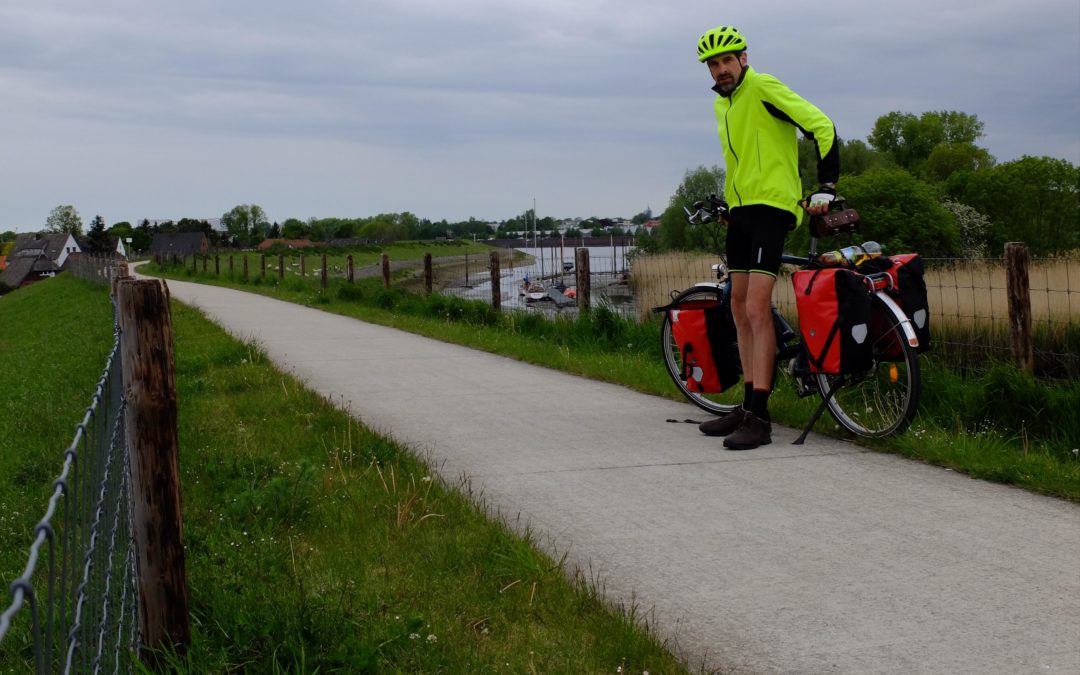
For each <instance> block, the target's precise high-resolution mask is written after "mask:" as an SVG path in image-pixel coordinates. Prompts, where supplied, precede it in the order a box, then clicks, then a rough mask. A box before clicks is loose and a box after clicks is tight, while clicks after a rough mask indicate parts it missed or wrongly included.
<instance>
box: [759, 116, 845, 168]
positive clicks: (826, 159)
mask: <svg viewBox="0 0 1080 675" xmlns="http://www.w3.org/2000/svg"><path fill="white" fill-rule="evenodd" d="M761 104H762V105H763V106H765V109H766V110H767V111H769V114H770V115H772V116H773V117H775V118H777V119H779V120H783V121H784V122H787V123H788V124H792V125H794V126H795V127H796V128H797V129H798V130H799V131H801V132H802V135H803V136H805V137H806V138H809V139H810V140H811V141H813V142H814V149H815V150H816V152H817V156H818V163H817V173H818V183H835V182H837V181H838V180H840V137H839V136H837V135H836V125H833V143H832V144H831V145H830V146H829V151H828V152H826V153H825V155H824V156H822V154H821V148H820V147H819V146H818V142H817V139H816V138H815V137H814V134H813V132H811V131H807V130H806V129H805V128H804V127H803V126H802V125H800V124H799V123H797V122H796V121H795V120H793V119H792V118H791V116H790V115H788V114H787V113H786V112H784V111H783V110H781V109H780V108H777V107H776V106H775V105H773V104H772V103H770V102H768V101H762V102H761Z"/></svg>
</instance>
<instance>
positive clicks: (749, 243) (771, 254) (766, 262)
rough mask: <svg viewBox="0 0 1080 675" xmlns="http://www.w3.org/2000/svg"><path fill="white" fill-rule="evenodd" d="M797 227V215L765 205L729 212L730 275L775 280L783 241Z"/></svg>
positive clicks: (745, 207) (728, 250)
mask: <svg viewBox="0 0 1080 675" xmlns="http://www.w3.org/2000/svg"><path fill="white" fill-rule="evenodd" d="M794 226H795V214H794V213H792V212H791V211H785V210H783V209H778V208H776V207H775V206H767V205H765V204H751V205H750V206H736V207H735V208H733V209H731V211H730V212H728V228H727V262H728V271H730V272H761V273H763V274H771V275H772V276H776V273H777V272H779V271H780V256H781V255H783V253H784V238H785V237H787V233H788V232H790V231H791V229H792V228H793V227H794Z"/></svg>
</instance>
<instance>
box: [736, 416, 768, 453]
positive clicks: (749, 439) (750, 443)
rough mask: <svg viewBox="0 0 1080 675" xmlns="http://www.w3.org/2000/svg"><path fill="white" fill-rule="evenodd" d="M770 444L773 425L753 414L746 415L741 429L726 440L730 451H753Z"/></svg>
mask: <svg viewBox="0 0 1080 675" xmlns="http://www.w3.org/2000/svg"><path fill="white" fill-rule="evenodd" d="M769 443H772V424H771V423H769V422H766V421H765V420H763V419H761V418H760V417H758V416H757V415H753V414H751V413H746V418H745V419H744V420H743V423H742V424H741V425H740V426H739V428H738V429H736V430H735V431H734V432H732V434H731V435H730V436H728V437H727V438H725V439H724V447H725V448H727V449H728V450H753V449H754V448H756V447H758V446H760V445H768V444H769Z"/></svg>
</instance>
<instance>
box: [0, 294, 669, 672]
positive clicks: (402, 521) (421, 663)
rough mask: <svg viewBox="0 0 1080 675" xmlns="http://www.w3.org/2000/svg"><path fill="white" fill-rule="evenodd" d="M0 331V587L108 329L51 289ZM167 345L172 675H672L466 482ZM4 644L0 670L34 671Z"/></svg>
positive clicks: (218, 344) (10, 311) (244, 366)
mask: <svg viewBox="0 0 1080 675" xmlns="http://www.w3.org/2000/svg"><path fill="white" fill-rule="evenodd" d="M16 325H17V326H18V328H17V329H13V330H8V327H9V326H16ZM0 326H3V327H4V329H3V332H2V334H0V335H2V337H0V367H3V368H4V372H5V373H8V374H9V382H10V381H13V379H12V378H10V374H15V373H21V372H25V371H27V370H31V371H32V375H33V377H32V378H28V379H24V380H19V382H20V385H19V386H16V387H5V388H3V389H0V410H3V411H4V414H3V416H2V417H0V420H2V421H3V424H4V425H5V426H3V427H2V428H3V430H4V431H5V432H6V433H2V434H0V498H2V500H3V501H2V502H0V516H2V517H3V518H4V520H3V521H0V551H3V554H2V556H3V557H2V558H0V560H2V570H3V572H4V579H5V580H10V579H12V578H14V577H15V576H16V575H17V574H18V573H20V572H21V571H22V567H23V566H24V565H25V561H26V553H27V551H28V549H29V544H30V541H31V537H32V528H33V523H34V522H36V520H37V519H38V518H40V517H41V515H42V513H43V512H44V508H45V499H46V496H47V493H48V492H50V491H51V481H52V479H53V478H54V477H55V475H56V473H58V471H59V469H60V465H61V461H62V451H63V448H64V447H66V446H67V444H68V443H69V442H70V439H71V436H72V435H73V433H74V426H75V424H76V423H77V422H78V421H79V419H81V414H82V410H83V408H84V406H85V405H86V403H87V402H88V401H89V398H90V395H91V393H92V391H93V386H94V383H95V382H96V381H97V378H98V377H99V376H100V371H101V369H102V367H103V365H104V356H105V354H106V353H107V350H108V348H109V346H110V345H111V337H112V328H111V312H110V309H109V304H108V300H107V297H106V294H105V291H104V289H102V288H98V287H94V286H90V285H88V284H86V283H84V282H81V281H78V280H74V279H69V278H66V277H64V276H61V277H59V278H57V279H54V280H50V281H48V282H43V283H41V284H38V285H36V286H33V287H31V288H29V289H26V290H25V291H19V292H17V293H14V294H11V295H9V296H7V297H5V298H3V299H2V300H0ZM173 333H174V342H175V356H176V381H177V395H178V404H179V436H180V445H181V450H180V452H181V454H180V467H181V474H182V488H183V505H184V528H185V530H184V538H185V547H186V555H187V575H188V586H189V593H190V605H191V617H192V626H193V645H192V648H191V650H190V652H189V653H188V655H187V656H186V657H185V658H182V659H181V658H177V657H175V656H174V657H171V661H172V662H173V664H174V665H175V667H176V669H177V670H178V671H180V672H191V673H206V672H250V673H273V672H290V673H314V672H320V673H332V672H341V673H385V672H402V673H421V672H422V673H434V672H508V673H529V672H537V673H551V672H574V673H579V672H580V673H614V672H616V671H617V669H618V668H621V669H622V671H621V672H635V673H640V672H643V671H645V670H648V671H649V672H651V673H685V672H687V670H686V668H685V667H684V666H683V665H682V664H680V663H679V661H678V660H677V659H676V658H675V657H674V656H673V655H672V653H671V651H670V650H668V649H666V648H665V645H664V644H662V643H661V642H660V641H658V640H657V639H656V638H654V637H653V636H652V635H651V633H650V631H649V630H647V628H646V627H645V626H646V621H647V619H648V616H643V615H641V614H639V611H640V610H639V609H638V608H636V607H632V606H631V607H621V608H612V607H610V606H609V605H608V604H607V603H606V601H605V600H604V598H603V580H602V579H596V578H591V577H588V576H583V575H582V574H580V573H578V572H575V571H573V570H568V569H567V568H566V566H565V565H564V564H563V561H562V560H560V559H551V558H550V557H548V556H547V555H545V554H544V553H541V552H540V547H538V546H537V545H536V544H535V542H534V541H533V537H532V535H531V533H529V532H528V531H523V530H522V529H521V528H520V527H519V524H518V523H504V522H501V521H500V520H498V519H492V518H489V517H487V515H486V505H485V503H484V500H483V497H482V496H481V495H476V494H473V493H472V491H471V489H470V486H469V484H468V483H467V482H465V483H461V484H455V485H448V484H445V483H444V482H443V481H442V480H440V479H439V478H438V477H437V476H436V475H434V474H433V473H432V472H431V470H430V469H429V468H428V467H427V466H426V465H425V464H424V463H422V462H421V461H419V460H418V459H417V458H416V457H414V456H413V455H411V454H410V453H409V452H408V451H407V450H406V449H405V448H402V447H401V446H399V445H397V444H395V443H394V442H392V441H391V440H389V439H387V438H385V437H382V436H379V435H376V434H374V433H372V432H371V431H369V430H367V429H365V428H364V427H363V426H361V425H360V424H358V423H357V422H356V421H355V420H354V419H352V418H351V417H350V416H348V415H347V414H345V413H344V412H342V411H341V410H340V409H338V408H337V407H335V406H334V405H332V403H331V402H328V401H326V400H324V399H322V398H320V397H319V396H317V395H316V394H314V393H313V392H311V391H309V390H307V389H305V388H304V387H303V386H301V384H300V383H298V382H297V381H296V380H294V379H293V378H291V377H289V376H287V375H283V374H282V373H280V372H278V371H276V370H275V369H274V368H272V367H271V366H270V364H269V363H268V362H267V360H266V359H265V358H264V355H263V353H262V351H261V350H260V349H259V347H258V345H257V344H243V343H240V342H237V341H236V340H234V339H232V338H230V337H228V336H227V335H226V334H224V333H223V332H222V331H221V330H220V329H218V328H217V327H216V326H214V325H213V324H211V323H210V322H208V321H207V320H206V319H205V318H204V317H203V316H202V315H201V314H200V313H199V312H197V311H196V310H194V309H191V308H188V307H185V306H183V305H180V304H174V309H173ZM43 334H47V335H48V336H49V339H47V340H42V339H41V336H42V335H43ZM28 363H29V364H33V366H32V368H29V369H27V368H22V367H20V366H22V365H25V364H28ZM23 382H25V383H26V384H25V386H24V385H23ZM46 405H47V407H45V408H43V406H46ZM46 410H47V411H48V413H49V414H48V415H43V414H42V412H43V411H46ZM5 606H6V605H5ZM21 621H22V622H26V621H27V615H26V613H25V612H24V613H23V615H22V618H21ZM21 630H22V632H21V633H19V634H18V635H16V634H14V633H13V634H12V635H9V637H8V640H6V641H5V644H4V646H3V650H2V652H0V669H3V670H4V671H5V672H8V671H13V672H29V671H30V670H31V669H32V661H31V656H30V652H29V651H28V648H27V646H26V644H25V625H23V627H22V629H21Z"/></svg>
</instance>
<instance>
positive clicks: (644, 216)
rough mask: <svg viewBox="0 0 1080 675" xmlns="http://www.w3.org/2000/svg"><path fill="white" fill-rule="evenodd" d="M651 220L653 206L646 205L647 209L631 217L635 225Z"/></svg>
mask: <svg viewBox="0 0 1080 675" xmlns="http://www.w3.org/2000/svg"><path fill="white" fill-rule="evenodd" d="M650 220H652V208H651V207H648V206H646V207H645V210H644V211H642V212H641V213H639V214H637V215H636V216H634V217H633V218H631V219H630V222H631V223H633V224H635V225H643V224H645V223H647V222H649V221H650Z"/></svg>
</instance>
